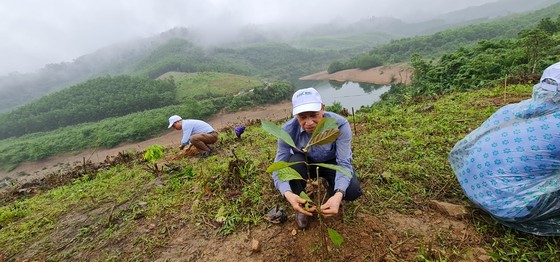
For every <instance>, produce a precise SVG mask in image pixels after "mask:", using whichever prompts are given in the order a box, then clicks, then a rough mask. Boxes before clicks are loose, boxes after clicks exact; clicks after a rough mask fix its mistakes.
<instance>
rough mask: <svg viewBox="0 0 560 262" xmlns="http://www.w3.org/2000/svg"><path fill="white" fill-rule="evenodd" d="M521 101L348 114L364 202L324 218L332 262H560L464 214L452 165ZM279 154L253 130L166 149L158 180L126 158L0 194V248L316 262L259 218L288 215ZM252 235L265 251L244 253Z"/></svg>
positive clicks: (116, 256) (513, 96)
mask: <svg viewBox="0 0 560 262" xmlns="http://www.w3.org/2000/svg"><path fill="white" fill-rule="evenodd" d="M530 93H531V87H530V86H527V85H522V86H509V87H507V88H503V87H496V88H493V89H484V90H479V91H475V92H462V93H454V94H450V95H447V96H443V97H441V98H440V99H437V100H426V101H423V102H419V103H408V104H401V105H389V104H387V105H383V104H381V105H378V106H376V107H375V108H370V109H369V112H366V111H367V110H364V112H362V113H359V114H358V115H356V116H355V118H350V120H351V121H352V126H353V130H354V132H355V135H354V140H353V147H354V156H355V160H354V165H355V169H356V170H357V173H358V174H359V178H360V180H361V183H362V186H363V189H364V195H363V196H362V197H361V198H360V199H358V200H357V201H356V202H354V203H346V204H345V206H344V209H345V210H346V211H345V214H344V219H343V220H341V219H329V220H327V223H328V224H330V226H333V227H335V228H336V230H337V231H339V232H341V234H342V235H343V237H344V238H345V242H344V243H343V244H342V246H341V247H331V253H330V259H332V260H334V261H346V260H358V261H374V260H376V259H380V258H381V259H387V260H396V261H412V260H445V261H458V260H465V261H473V260H476V259H478V258H481V256H483V255H485V256H486V257H487V259H490V257H492V258H495V259H497V260H507V261H520V260H525V261H537V260H543V259H548V260H551V261H553V260H555V259H558V258H559V256H558V255H559V254H558V251H557V249H556V248H555V247H557V245H558V243H559V242H558V241H559V240H560V239H559V238H542V237H535V236H531V235H527V234H523V233H519V232H516V231H513V230H510V229H508V228H505V227H503V226H501V225H499V224H497V223H495V222H494V221H492V220H491V219H490V217H489V216H488V215H486V214H484V213H482V212H481V211H479V210H478V209H476V208H474V207H472V206H470V205H469V202H468V201H467V199H466V197H465V196H464V195H463V193H462V191H461V188H460V187H459V184H458V183H457V181H456V179H455V176H454V175H453V173H452V171H451V168H450V166H449V164H448V163H447V153H448V152H449V151H450V150H451V148H452V146H453V145H454V144H455V143H456V142H457V141H458V140H459V139H461V138H462V137H463V136H464V135H465V134H467V133H468V132H470V131H471V130H473V129H474V128H476V127H478V126H479V125H480V124H481V123H482V122H483V121H484V120H485V119H486V118H487V117H488V116H490V115H491V114H492V113H493V112H494V111H495V110H497V109H498V108H499V107H501V106H503V105H505V104H508V103H512V102H517V101H520V100H523V99H526V98H529V97H530ZM354 119H355V121H354ZM275 149H276V140H275V139H274V138H273V136H272V135H269V134H267V133H265V132H264V131H263V130H262V129H261V128H260V127H259V126H249V127H248V128H247V130H246V134H245V135H244V137H243V139H241V140H239V139H237V138H235V136H234V135H233V133H231V132H223V133H222V135H221V137H220V141H219V143H218V155H217V156H212V157H210V158H207V159H204V160H198V159H196V158H191V159H180V160H173V159H172V158H171V157H170V156H172V155H173V154H175V153H177V151H175V150H176V149H169V150H167V151H166V155H167V156H168V157H166V159H165V160H162V161H160V166H164V172H163V174H160V175H154V174H153V173H151V172H150V171H149V169H148V168H147V164H146V163H143V161H125V162H120V164H118V165H117V166H115V167H113V168H110V169H108V170H103V171H102V170H99V171H97V172H94V173H89V174H86V175H84V176H83V177H82V178H79V179H77V180H75V181H74V182H72V183H68V184H66V185H64V186H60V187H58V188H55V189H52V190H44V191H41V190H39V192H38V193H37V194H35V195H30V196H29V197H24V198H20V199H19V200H15V201H14V200H10V197H9V196H11V195H4V196H3V198H2V201H3V203H4V204H3V206H2V207H0V225H2V227H3V228H2V229H1V230H0V246H2V247H3V248H2V252H3V253H4V255H5V258H7V259H8V260H45V259H48V260H81V259H88V260H91V259H93V260H156V259H162V260H166V259H177V258H178V257H181V258H182V259H186V260H190V259H193V260H198V259H201V260H224V259H229V260H231V259H234V260H246V259H256V260H271V261H285V260H294V259H296V258H298V257H299V258H300V259H303V260H308V261H309V260H317V259H319V258H320V257H321V252H322V251H321V250H322V249H321V248H320V241H319V231H320V229H319V227H317V223H314V224H313V225H315V226H313V227H312V228H310V229H309V230H307V231H299V230H295V229H293V223H294V222H293V219H290V220H289V221H288V222H287V223H284V224H280V225H273V226H266V224H265V223H266V222H264V220H263V215H264V214H265V213H266V212H267V210H268V209H270V208H272V207H274V206H275V205H283V206H285V205H286V203H285V202H284V200H283V199H282V198H281V197H280V196H279V194H278V192H277V191H276V189H274V187H273V185H272V182H271V178H270V174H267V173H266V172H265V169H266V168H267V167H268V166H269V165H270V164H271V163H272V161H273V158H274V154H275ZM130 157H132V158H133V159H135V156H130ZM116 162H117V161H116ZM47 181H49V180H48V179H47ZM430 200H440V201H446V202H451V203H455V204H463V205H465V206H467V208H468V210H469V215H468V216H466V217H463V218H451V217H447V216H445V215H440V214H438V212H436V211H435V210H434V209H433V208H432V206H431V205H430V204H429V203H430ZM289 212H290V214H291V212H292V211H291V210H290V211H289ZM454 228H457V230H458V231H457V232H455V231H453V230H454ZM294 232H295V233H294ZM223 236H228V237H223ZM251 239H253V240H254V239H257V240H259V241H260V244H261V246H262V251H261V252H258V253H251V249H250V246H251ZM218 246H219V247H221V248H217V247H218Z"/></svg>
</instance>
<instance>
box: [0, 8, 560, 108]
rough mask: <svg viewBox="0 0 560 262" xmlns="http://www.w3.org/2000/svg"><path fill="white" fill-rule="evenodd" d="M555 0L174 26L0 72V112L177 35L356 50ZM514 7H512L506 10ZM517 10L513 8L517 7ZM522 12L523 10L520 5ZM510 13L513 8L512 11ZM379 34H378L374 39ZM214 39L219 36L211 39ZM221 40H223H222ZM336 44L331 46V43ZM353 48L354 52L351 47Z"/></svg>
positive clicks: (119, 65)
mask: <svg viewBox="0 0 560 262" xmlns="http://www.w3.org/2000/svg"><path fill="white" fill-rule="evenodd" d="M551 2H558V1H551V0H539V1H532V2H531V4H529V3H525V4H523V1H522V0H502V1H498V2H495V3H490V4H485V5H481V6H479V7H469V8H466V9H463V10H458V11H454V12H452V13H450V14H448V16H449V17H446V15H442V16H440V17H439V18H438V19H432V20H426V21H423V22H417V23H407V22H403V21H401V20H399V19H394V18H378V17H371V18H368V19H363V20H360V21H357V22H354V23H348V22H344V21H340V20H334V21H331V22H330V23H328V24H323V25H317V26H314V27H310V28H301V29H299V31H294V30H291V31H290V34H284V33H285V30H286V28H284V27H281V26H277V27H276V28H275V29H274V30H268V28H267V27H263V26H257V25H247V26H245V27H243V28H238V29H237V31H234V30H232V31H231V32H229V34H228V35H229V36H231V37H233V38H234V39H236V41H232V40H227V39H225V38H221V39H219V38H215V39H212V38H210V39H208V38H205V37H206V35H205V32H204V31H201V30H199V29H193V28H188V29H187V28H175V29H171V30H168V31H166V32H163V33H161V34H158V35H156V36H153V37H149V38H142V39H136V40H130V41H127V42H123V43H118V44H114V45H111V46H108V47H105V48H101V49H99V50H97V51H95V52H93V53H90V54H86V55H83V56H80V57H78V58H76V59H74V60H73V61H72V62H63V63H56V64H49V65H46V66H45V67H43V68H41V69H40V70H38V71H37V72H35V73H26V74H20V73H13V74H10V75H6V76H2V77H0V105H2V107H1V108H0V112H2V111H7V110H10V109H12V108H15V107H17V106H19V105H22V104H25V103H28V102H30V101H32V100H34V99H37V98H39V97H41V96H43V95H45V94H47V93H49V92H53V91H56V90H59V89H61V88H64V87H68V86H71V85H73V84H76V83H79V82H81V81H85V80H87V79H89V78H92V77H96V76H102V75H117V74H130V73H133V72H134V70H135V64H136V63H137V62H139V61H141V60H142V58H143V57H145V56H146V54H147V53H149V52H152V51H154V50H156V49H157V48H158V47H159V46H160V45H161V44H163V43H165V42H166V41H167V40H169V39H172V38H181V39H186V40H187V41H189V42H191V43H193V44H196V45H209V43H212V44H213V46H212V47H208V48H236V47H242V46H245V45H250V44H258V43H263V42H269V41H277V42H285V43H288V44H290V45H292V46H297V47H298V48H313V43H317V42H313V41H308V40H309V38H310V37H317V36H318V37H325V36H328V37H329V38H331V39H332V38H333V37H334V36H339V38H344V39H347V38H350V37H351V34H352V33H354V34H366V33H367V34H368V35H367V37H368V39H367V40H364V41H363V42H359V41H356V42H353V43H352V44H353V45H354V46H348V47H346V48H347V49H351V50H352V51H351V52H355V54H357V53H359V52H365V51H366V50H367V49H368V48H371V47H373V46H375V45H379V44H384V43H388V42H389V41H390V40H392V39H397V38H401V37H409V36H414V35H419V34H428V33H430V32H435V31H438V30H443V29H446V28H451V27H457V26H460V25H466V24H472V23H480V22H481V21H488V20H490V19H494V18H496V17H493V18H484V17H481V14H482V13H483V12H482V10H485V12H488V13H494V14H496V13H499V12H500V10H506V9H505V7H504V6H508V7H513V6H516V8H517V7H518V8H526V9H525V11H527V10H534V9H535V8H537V7H541V6H543V5H546V4H548V3H551ZM507 10H513V9H507ZM512 12H513V11H512ZM520 12H521V10H520ZM508 14H509V13H508ZM374 38H375V39H374ZM211 40H214V41H211ZM219 40H220V41H219ZM319 41H321V40H319ZM330 48H332V47H330ZM349 52H350V51H349Z"/></svg>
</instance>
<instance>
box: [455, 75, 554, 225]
mask: <svg viewBox="0 0 560 262" xmlns="http://www.w3.org/2000/svg"><path fill="white" fill-rule="evenodd" d="M559 93H560V92H557V91H548V90H545V89H543V88H541V86H540V85H539V84H537V85H535V86H534V87H533V95H532V98H531V99H528V100H524V101H521V102H519V103H517V104H510V105H507V106H504V107H502V108H500V109H499V110H498V111H496V112H495V113H494V114H493V115H492V116H490V118H488V119H487V120H486V121H485V122H484V123H483V124H482V125H481V126H480V127H479V128H477V129H476V130H474V131H473V132H471V133H470V134H468V135H467V136H466V137H465V138H464V139H462V140H461V141H459V142H458V143H457V144H456V145H455V146H454V147H453V149H452V151H451V152H450V154H449V156H448V160H449V163H450V164H451V167H452V168H453V171H454V173H455V175H456V177H457V179H458V181H459V183H460V184H461V187H462V188H463V191H464V192H465V194H466V195H467V197H468V198H469V199H470V200H471V201H472V202H474V203H475V204H476V205H477V206H478V207H480V208H481V209H483V210H485V211H486V212H488V213H490V214H491V215H492V216H493V217H494V218H495V219H496V220H497V221H498V222H500V223H502V224H504V225H506V226H509V227H512V228H515V229H518V230H521V231H524V232H528V233H532V234H536V235H560V200H559V196H560V107H559V105H560V104H559V103H560V102H559V101H560V94H559Z"/></svg>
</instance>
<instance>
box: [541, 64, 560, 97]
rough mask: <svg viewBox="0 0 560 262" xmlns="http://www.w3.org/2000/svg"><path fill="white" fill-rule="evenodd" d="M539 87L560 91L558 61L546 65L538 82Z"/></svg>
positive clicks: (559, 66)
mask: <svg viewBox="0 0 560 262" xmlns="http://www.w3.org/2000/svg"><path fill="white" fill-rule="evenodd" d="M540 85H541V88H542V89H544V90H548V91H560V88H559V85H560V62H558V63H556V64H553V65H551V66H549V67H547V68H546V69H545V70H544V72H543V74H542V76H541V82H540Z"/></svg>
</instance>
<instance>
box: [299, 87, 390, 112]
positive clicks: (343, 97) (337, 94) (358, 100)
mask: <svg viewBox="0 0 560 262" xmlns="http://www.w3.org/2000/svg"><path fill="white" fill-rule="evenodd" d="M303 82H308V85H307V86H305V87H313V88H315V89H317V91H319V93H320V94H321V97H322V98H323V103H325V105H327V106H330V105H332V104H333V102H335V101H336V102H339V103H340V104H341V105H342V107H345V108H347V109H348V110H349V111H350V112H351V110H352V107H353V108H354V111H357V110H359V109H360V107H361V106H370V105H372V104H373V103H374V102H377V101H379V100H381V99H380V98H379V97H380V96H381V94H383V93H385V92H387V91H389V89H390V88H391V86H390V85H378V84H370V83H357V82H343V83H341V82H336V81H303ZM302 88H303V87H302Z"/></svg>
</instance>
